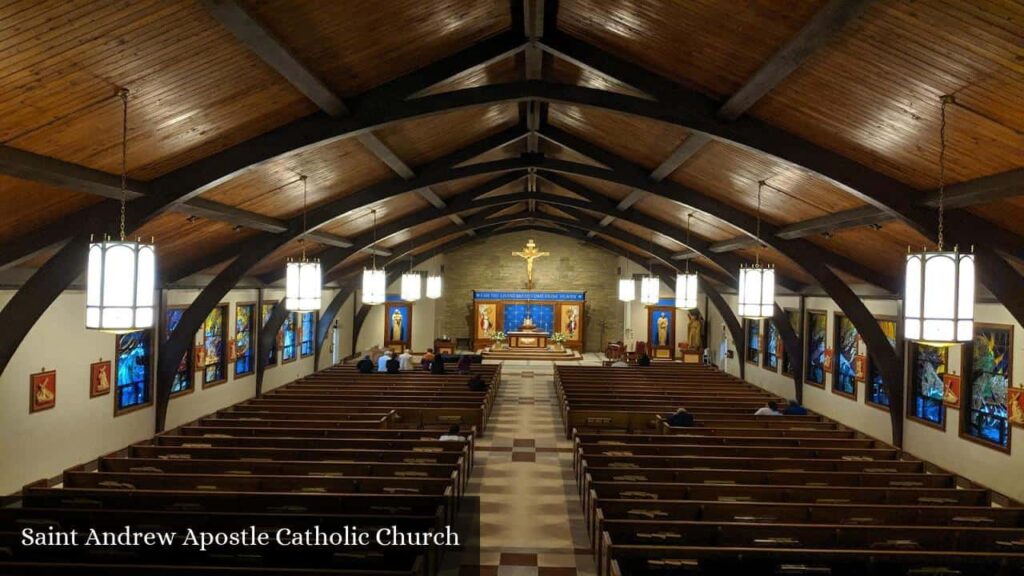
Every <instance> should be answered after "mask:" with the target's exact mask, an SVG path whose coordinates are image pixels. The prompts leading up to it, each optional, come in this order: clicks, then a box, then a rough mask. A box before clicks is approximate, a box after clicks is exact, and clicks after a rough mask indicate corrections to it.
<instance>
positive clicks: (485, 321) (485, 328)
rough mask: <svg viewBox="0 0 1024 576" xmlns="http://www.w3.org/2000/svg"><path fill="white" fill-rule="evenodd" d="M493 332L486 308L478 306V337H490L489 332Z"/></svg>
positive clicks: (492, 325)
mask: <svg viewBox="0 0 1024 576" xmlns="http://www.w3.org/2000/svg"><path fill="white" fill-rule="evenodd" d="M493 331H494V324H492V323H491V317H490V316H489V315H488V314H487V306H486V305H481V306H480V335H481V336H483V337H484V338H487V337H488V336H490V334H491V332H493Z"/></svg>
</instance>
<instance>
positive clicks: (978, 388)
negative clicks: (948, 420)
mask: <svg viewBox="0 0 1024 576" xmlns="http://www.w3.org/2000/svg"><path fill="white" fill-rule="evenodd" d="M1012 343H1013V327H1012V326H1000V325H991V324H975V325H974V341H973V342H972V343H971V344H970V345H969V346H970V348H967V347H966V346H965V350H964V352H966V353H967V354H968V360H967V362H968V363H967V366H966V372H965V373H966V375H967V378H966V380H967V382H966V385H967V391H966V394H967V399H966V401H965V402H964V404H963V410H964V414H963V419H964V427H963V428H964V430H965V431H966V433H967V434H968V435H970V436H973V437H975V438H978V439H980V440H984V441H986V442H991V443H993V444H995V445H997V446H1000V447H1003V448H1006V447H1008V446H1009V442H1010V439H1009V434H1010V428H1009V423H1008V416H1009V410H1008V408H1007V404H1006V394H1007V388H1008V387H1009V386H1010V378H1011V366H1013V349H1012ZM957 400H959V399H957Z"/></svg>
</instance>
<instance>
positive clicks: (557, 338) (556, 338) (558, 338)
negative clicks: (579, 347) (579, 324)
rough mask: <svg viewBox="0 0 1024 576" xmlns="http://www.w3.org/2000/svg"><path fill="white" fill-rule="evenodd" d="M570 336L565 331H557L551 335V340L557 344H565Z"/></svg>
mask: <svg viewBox="0 0 1024 576" xmlns="http://www.w3.org/2000/svg"><path fill="white" fill-rule="evenodd" d="M566 340H568V338H567V337H566V335H565V333H564V332H555V333H553V334H552V335H551V341H552V342H554V343H555V344H563V343H564V342H565V341H566Z"/></svg>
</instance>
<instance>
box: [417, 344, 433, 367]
mask: <svg viewBox="0 0 1024 576" xmlns="http://www.w3.org/2000/svg"><path fill="white" fill-rule="evenodd" d="M433 361H434V349H433V348H427V351H426V352H424V354H423V357H422V358H420V368H423V369H424V370H430V363H431V362H433Z"/></svg>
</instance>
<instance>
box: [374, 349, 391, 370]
mask: <svg viewBox="0 0 1024 576" xmlns="http://www.w3.org/2000/svg"><path fill="white" fill-rule="evenodd" d="M390 359H391V352H385V353H383V354H381V355H380V358H377V372H387V371H388V360H390Z"/></svg>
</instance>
